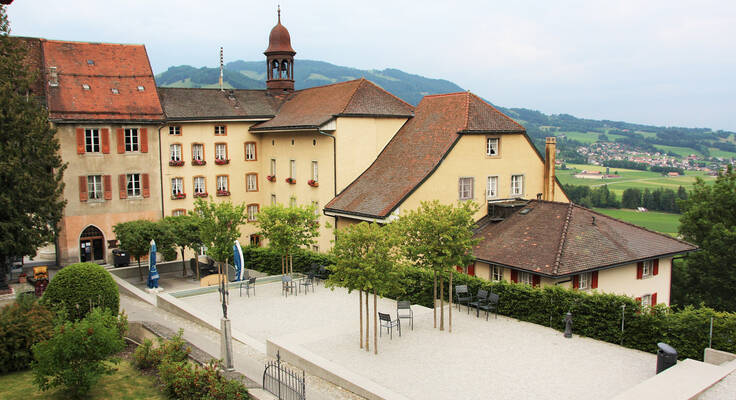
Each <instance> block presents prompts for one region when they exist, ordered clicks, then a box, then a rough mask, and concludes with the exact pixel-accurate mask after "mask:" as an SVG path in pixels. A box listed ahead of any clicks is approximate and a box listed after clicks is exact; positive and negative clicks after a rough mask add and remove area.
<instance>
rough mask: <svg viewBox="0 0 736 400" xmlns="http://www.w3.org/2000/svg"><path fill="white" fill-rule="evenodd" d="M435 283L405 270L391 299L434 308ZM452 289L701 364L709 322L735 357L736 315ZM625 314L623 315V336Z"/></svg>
mask: <svg viewBox="0 0 736 400" xmlns="http://www.w3.org/2000/svg"><path fill="white" fill-rule="evenodd" d="M295 266H296V264H295ZM295 269H296V268H295ZM432 278H433V277H432V274H431V272H429V271H426V270H423V269H420V268H416V267H405V268H403V276H402V278H401V279H402V284H401V287H402V291H401V292H399V291H397V292H395V293H391V294H390V295H389V296H388V297H391V298H395V299H403V300H410V301H411V302H412V303H413V304H421V305H423V306H425V307H432V284H433V279H432ZM453 285H468V290H469V291H470V292H471V293H477V291H478V289H486V290H490V291H492V292H493V293H497V294H498V295H499V297H500V301H499V306H498V313H499V314H501V315H506V316H509V317H512V318H516V319H519V320H522V321H528V322H533V323H536V324H539V325H544V326H549V327H551V328H554V329H557V330H559V331H562V330H564V328H565V324H564V322H563V318H564V315H565V313H567V312H568V311H571V312H572V315H573V323H574V325H573V332H574V333H575V334H579V335H583V336H588V337H591V338H594V339H599V340H603V341H606V342H610V343H615V344H622V345H623V346H626V347H629V348H632V349H637V350H642V351H646V352H649V353H656V352H657V343H658V342H666V343H668V344H669V345H671V346H672V347H674V348H675V349H676V350H677V353H678V356H679V357H680V358H693V359H697V360H702V358H703V349H705V348H706V347H708V332H709V328H710V318H711V317H713V348H716V349H719V350H723V351H728V352H736V313H727V312H717V311H715V310H713V309H710V308H707V307H700V308H693V307H686V308H684V309H681V310H678V309H675V308H670V307H667V306H664V305H657V306H655V307H652V308H647V309H642V307H641V305H639V304H638V303H637V302H636V301H634V299H632V298H630V297H628V296H620V295H614V294H606V293H597V292H592V293H589V292H582V291H578V290H572V289H565V288H561V287H558V286H545V287H543V288H533V287H531V286H529V285H524V284H518V283H509V282H490V281H487V280H485V279H481V278H478V277H474V276H468V275H466V274H461V273H457V272H454V276H453ZM438 290H439V288H438ZM448 290H449V284H448V282H447V280H445V293H448ZM622 306H625V308H623V307H622ZM622 310H623V313H624V315H625V330H624V332H623V334H622V333H621V314H622Z"/></svg>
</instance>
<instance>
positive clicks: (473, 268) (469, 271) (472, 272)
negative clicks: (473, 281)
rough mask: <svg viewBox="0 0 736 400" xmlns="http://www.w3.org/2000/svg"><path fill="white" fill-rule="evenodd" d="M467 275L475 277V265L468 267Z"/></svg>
mask: <svg viewBox="0 0 736 400" xmlns="http://www.w3.org/2000/svg"><path fill="white" fill-rule="evenodd" d="M468 275H470V276H475V264H470V265H468Z"/></svg>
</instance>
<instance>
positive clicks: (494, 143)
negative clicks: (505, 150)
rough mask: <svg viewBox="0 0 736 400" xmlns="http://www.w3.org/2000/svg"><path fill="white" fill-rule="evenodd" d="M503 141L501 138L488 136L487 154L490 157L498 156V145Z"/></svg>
mask: <svg viewBox="0 0 736 400" xmlns="http://www.w3.org/2000/svg"><path fill="white" fill-rule="evenodd" d="M500 142H501V140H500V139H499V138H490V137H489V138H486V155H487V156H489V157H498V145H499V143H500Z"/></svg>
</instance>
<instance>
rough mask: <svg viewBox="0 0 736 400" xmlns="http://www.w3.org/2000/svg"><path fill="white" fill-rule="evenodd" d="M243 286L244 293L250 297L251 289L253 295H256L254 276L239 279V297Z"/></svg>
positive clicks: (241, 294) (241, 295)
mask: <svg viewBox="0 0 736 400" xmlns="http://www.w3.org/2000/svg"><path fill="white" fill-rule="evenodd" d="M243 287H245V294H246V295H248V297H250V290H251V289H253V296H255V295H256V278H248V279H245V280H242V281H240V297H243Z"/></svg>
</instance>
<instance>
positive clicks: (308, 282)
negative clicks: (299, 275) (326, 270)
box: [299, 272, 314, 294]
mask: <svg viewBox="0 0 736 400" xmlns="http://www.w3.org/2000/svg"><path fill="white" fill-rule="evenodd" d="M302 286H304V294H307V286H311V287H312V293H314V272H310V273H309V274H307V277H306V278H303V279H302V280H301V282H299V289H301V287H302Z"/></svg>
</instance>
